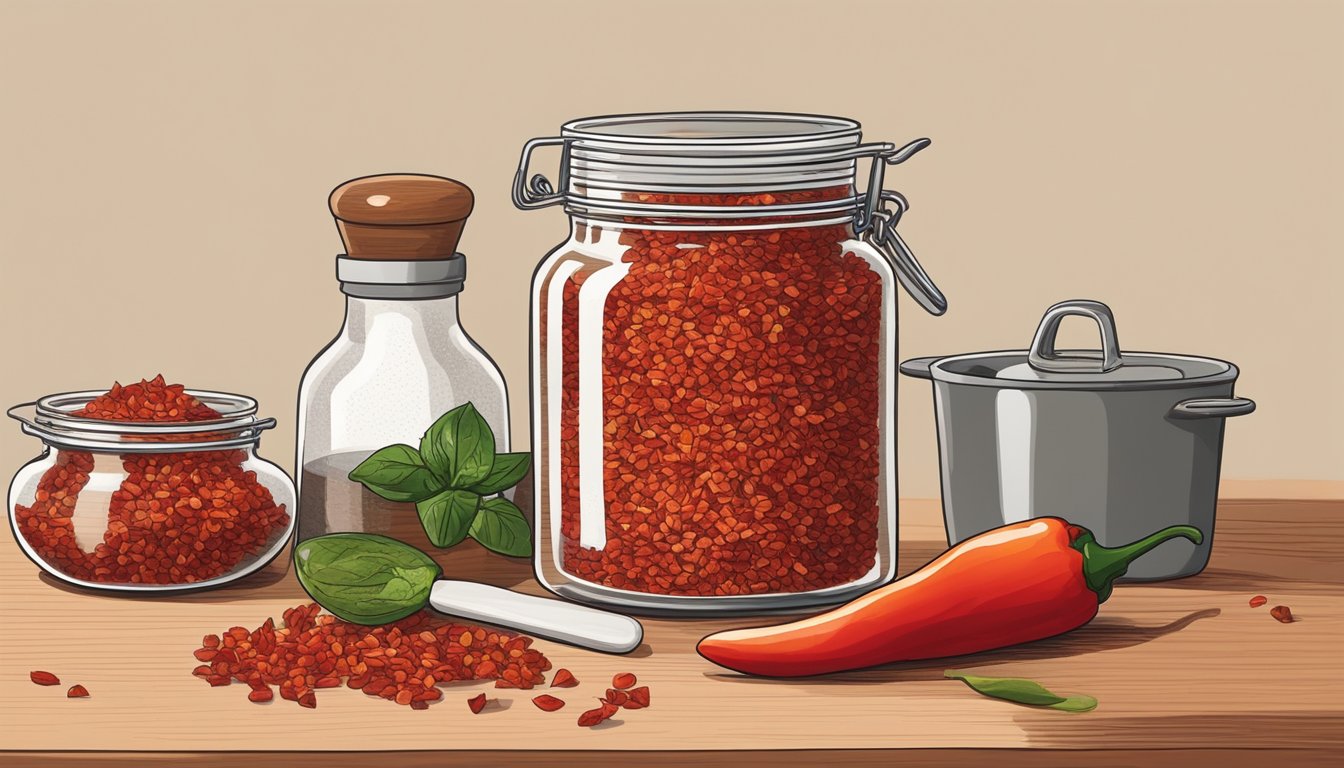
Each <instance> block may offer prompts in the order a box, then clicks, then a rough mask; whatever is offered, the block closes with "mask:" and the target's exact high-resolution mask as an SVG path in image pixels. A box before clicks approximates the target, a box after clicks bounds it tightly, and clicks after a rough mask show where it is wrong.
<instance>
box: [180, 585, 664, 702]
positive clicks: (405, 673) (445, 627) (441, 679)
mask: <svg viewBox="0 0 1344 768" xmlns="http://www.w3.org/2000/svg"><path fill="white" fill-rule="evenodd" d="M321 611H322V608H321V606H319V605H317V604H316V603H309V604H307V605H300V606H297V607H295V608H290V609H289V610H287V611H285V612H284V614H283V616H282V619H283V624H282V625H280V626H278V627H277V626H276V625H275V622H274V621H273V620H271V619H267V620H266V621H265V623H263V624H262V625H261V626H260V627H257V628H256V629H254V630H250V631H249V630H247V629H245V628H243V627H233V628H232V629H230V630H228V631H227V632H224V633H222V634H219V635H206V636H205V638H204V639H203V640H202V641H201V647H200V648H198V649H196V651H195V656H196V659H197V660H198V661H202V662H205V663H204V664H201V665H200V666H198V667H196V669H195V671H194V672H193V674H195V675H196V676H197V677H200V678H203V679H204V680H205V681H206V682H208V683H210V685H212V686H221V685H229V684H231V683H232V682H233V681H234V680H237V681H238V682H241V683H245V684H246V685H247V686H249V687H250V688H251V689H252V690H251V692H250V693H249V694H248V696H247V698H248V700H249V701H254V702H257V703H264V702H268V701H271V700H272V699H273V698H274V697H275V691H274V690H272V688H271V686H277V687H278V688H279V690H280V698H282V699H288V700H290V701H294V702H297V703H298V704H299V706H301V707H308V708H310V709H312V708H315V707H317V689H319V688H336V687H338V686H341V685H344V686H345V687H347V688H358V689H359V690H361V691H363V692H364V693H366V694H368V695H370V696H378V697H381V698H384V699H387V700H389V701H393V702H396V703H397V704H402V705H406V706H409V707H410V708H411V709H427V708H428V707H429V704H430V702H433V701H438V700H439V699H441V698H443V693H442V691H440V690H439V689H438V687H437V686H438V684H439V683H446V682H451V681H455V680H494V681H495V687H496V688H522V689H530V688H533V687H536V686H537V685H540V684H542V683H544V682H545V681H546V676H545V672H546V670H548V669H550V668H551V662H550V660H548V659H547V658H546V656H545V655H544V654H542V652H541V651H539V650H536V649H535V648H532V647H531V646H532V642H533V641H532V638H530V637H527V636H524V635H514V634H510V633H508V632H501V631H499V630H495V629H489V628H486V627H478V626H474V625H471V624H460V623H457V622H454V621H452V620H450V619H447V618H444V617H442V616H439V615H437V614H432V613H429V612H428V611H418V612H416V613H413V614H411V615H410V616H407V617H406V618H404V619H401V620H399V621H395V622H393V623H391V624H385V625H382V626H378V627H368V626H363V625H360V624H352V623H350V622H348V621H343V620H341V619H339V618H337V617H335V616H332V615H330V614H323V613H322V612H321ZM636 682H637V681H636V679H635V676H634V675H633V674H631V673H629V672H621V673H619V674H617V675H615V676H614V677H613V678H612V681H611V684H612V686H613V687H611V688H608V689H607V691H606V695H605V696H603V697H601V698H600V699H599V700H598V703H599V705H598V707H596V708H595V709H591V710H588V711H586V712H584V713H583V714H582V715H580V716H579V720H578V723H579V725H581V726H585V727H592V726H595V725H598V724H600V723H602V722H605V721H606V720H608V719H610V718H611V717H612V716H613V715H615V714H616V713H617V712H618V711H619V710H621V709H644V708H645V707H647V706H649V687H648V686H647V685H643V686H639V687H638V688H636V687H635V683H636ZM578 684H579V681H578V679H576V678H575V677H574V675H573V674H572V673H571V672H570V671H569V670H567V669H559V670H556V673H555V676H554V678H553V679H552V681H551V685H550V687H551V688H574V687H576V686H578ZM532 702H533V704H535V705H536V706H537V708H538V709H541V710H542V711H545V712H554V711H556V710H558V709H560V708H561V707H563V706H565V702H564V700H563V699H560V698H557V697H555V696H551V695H548V694H543V695H541V696H537V697H535V698H534V699H533V700H532ZM488 703H489V701H488V699H487V698H486V695H485V694H484V693H480V694H477V695H476V696H473V697H472V698H470V699H468V700H467V706H468V707H469V708H470V709H471V711H472V712H473V713H475V714H480V713H481V712H482V711H483V710H484V709H485V708H486V706H487V704H488Z"/></svg>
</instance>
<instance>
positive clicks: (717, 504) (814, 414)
mask: <svg viewBox="0 0 1344 768" xmlns="http://www.w3.org/2000/svg"><path fill="white" fill-rule="evenodd" d="M850 194H852V189H850V187H848V186H847V185H841V186H832V187H826V188H821V189H812V190H798V191H783V192H772V193H757V194H742V195H740V194H659V193H638V194H637V195H636V197H637V199H638V201H639V202H642V203H671V204H674V205H678V204H682V205H702V206H713V205H720V206H722V205H774V204H777V203H778V204H786V203H808V202H817V201H821V200H835V199H840V198H843V197H845V196H847V195H850ZM721 221H722V220H721ZM762 221H765V222H766V223H771V222H777V221H779V220H778V219H768V220H767V219H764V218H757V219H750V220H744V221H743V222H742V223H743V224H744V225H745V224H752V225H755V224H759V223H761V222H762ZM643 223H649V224H653V223H654V222H651V221H647V220H631V221H627V222H626V226H625V227H623V228H621V229H620V230H619V235H618V241H619V244H620V246H621V247H622V256H621V261H622V262H623V263H622V264H621V267H622V268H623V269H625V270H626V271H625V273H624V277H622V278H621V279H620V280H619V281H618V282H616V283H615V285H610V284H609V283H608V281H606V280H597V281H595V282H594V283H593V284H592V285H589V284H587V279H588V278H589V277H590V276H592V275H594V274H597V272H596V271H595V269H594V268H588V267H583V268H580V269H579V270H577V271H575V272H573V274H572V275H571V276H570V277H569V278H568V279H567V280H566V281H565V282H564V284H563V286H562V289H561V291H560V299H559V301H560V307H559V308H558V309H559V313H558V317H559V318H560V322H561V325H562V327H561V328H560V329H559V330H560V333H559V338H560V344H559V347H560V349H559V350H557V351H556V352H555V353H549V354H552V356H554V355H555V354H558V355H559V357H560V360H558V361H557V360H554V359H551V360H548V361H546V368H547V369H548V370H552V371H557V374H556V375H558V376H559V378H560V382H559V384H560V386H559V389H560V392H561V398H560V403H559V404H558V410H559V411H560V414H559V433H558V434H556V435H553V436H552V439H553V440H554V441H555V445H556V446H557V452H558V460H559V464H560V467H559V469H560V482H559V487H560V493H561V503H560V510H559V512H560V535H561V542H560V543H561V558H560V560H561V562H560V567H561V568H562V569H563V570H565V571H566V572H567V573H569V574H572V575H574V576H575V577H577V578H580V579H583V580H585V581H588V582H591V583H595V584H600V585H602V586H607V587H612V588H615V589H626V590H633V591H637V592H645V593H656V594H676V595H743V594H762V593H780V592H804V591H811V590H816V589H822V588H826V587H833V586H839V585H842V584H847V583H850V582H853V581H856V580H858V579H860V578H862V577H863V576H864V575H865V574H867V573H868V572H869V571H870V570H871V569H872V567H873V563H874V561H875V558H876V556H877V551H878V529H879V514H878V493H879V488H878V474H879V470H880V467H881V438H880V435H879V434H878V425H879V422H880V421H881V419H880V413H879V406H880V402H881V397H880V386H879V385H880V380H881V379H880V375H881V374H880V371H879V368H880V366H879V361H880V358H881V338H882V300H883V299H882V294H883V287H882V280H881V277H879V275H878V273H877V272H876V271H874V270H873V269H872V268H871V267H870V266H869V265H868V263H867V261H865V259H864V258H863V257H862V256H860V255H858V254H856V253H852V252H846V251H845V249H844V247H843V246H842V243H843V242H845V241H846V240H849V239H850V238H852V237H853V233H852V231H851V230H850V228H849V226H848V225H845V224H813V223H807V222H798V221H797V220H796V219H795V220H794V221H792V222H790V224H789V225H788V226H784V225H781V226H779V227H778V228H775V229H768V230H766V229H755V230H753V229H741V230H731V229H726V228H723V229H715V230H708V231H696V230H691V229H682V230H677V229H662V228H659V227H653V226H650V227H648V228H644V227H642V226H641V224H643ZM730 223H733V222H730ZM800 224H801V225H800ZM575 260H576V261H583V259H581V258H579V257H577V256H576V257H575ZM598 284H601V287H595V286H596V285H598ZM545 293H546V292H543V295H542V296H541V300H542V301H543V304H544V303H545V302H546V301H547V300H548V299H547V297H546V296H545ZM580 297H582V302H583V304H584V305H586V304H587V303H588V302H589V301H590V300H591V301H593V302H595V305H596V306H599V307H602V308H605V309H604V313H605V314H604V316H603V317H602V337H601V339H600V340H598V344H599V346H598V348H597V350H596V356H595V357H594V359H595V360H596V361H597V363H596V364H597V365H598V366H599V368H598V370H597V371H596V374H597V375H598V376H600V379H598V381H600V384H599V386H600V388H601V391H600V392H599V393H596V394H597V396H598V397H599V400H598V401H597V402H599V403H600V405H599V406H598V410H597V413H600V414H601V416H602V419H603V423H602V433H601V435H600V436H598V439H600V440H601V443H600V445H601V449H602V455H603V457H604V458H603V461H602V463H601V465H600V466H598V467H592V466H589V465H588V462H587V460H581V459H580V450H579V440H580V437H579V432H580V428H579V409H580V405H579V403H580V399H581V398H583V399H584V400H585V402H586V400H587V398H588V397H589V393H588V392H587V386H588V385H587V384H584V385H583V386H580V379H581V375H580V357H581V356H580V346H581V344H582V345H587V344H588V343H589V342H588V341H587V340H586V339H587V337H586V336H585V337H584V340H583V341H582V342H581V339H580V333H579V327H580V323H579V312H580V309H579V307H580V302H581V298H580ZM539 316H540V317H542V318H546V317H548V316H549V315H548V311H547V309H546V308H545V307H544V306H543V307H542V308H541V311H540V313H539ZM541 332H542V335H543V337H545V336H546V333H547V330H546V329H545V327H544V326H543V328H542V331H541ZM587 355H588V350H587V347H586V346H585V347H584V352H583V357H587ZM585 365H586V364H585ZM586 373H587V371H586V370H585V374H586ZM584 380H585V381H587V379H586V378H585V379H584ZM581 393H582V394H581ZM581 464H582V465H583V469H582V471H583V472H584V473H587V472H589V471H592V470H594V469H596V470H597V471H598V472H601V473H602V477H601V478H600V479H599V483H598V487H602V488H604V491H605V495H604V497H603V498H602V499H600V500H599V501H598V503H599V504H604V506H605V508H604V509H602V510H600V512H601V513H602V516H603V520H604V522H603V524H604V525H605V531H604V533H605V536H601V537H599V538H602V539H603V540H604V541H605V544H604V545H602V546H599V547H591V546H585V545H584V544H583V543H582V541H583V537H581V536H580V529H581V527H582V522H583V520H584V519H585V518H587V515H586V514H581V512H580V509H581V506H582V505H583V504H588V503H590V502H587V501H581V496H580V490H579V489H580V487H581V485H582V487H585V488H586V487H588V484H587V483H586V482H585V483H582V484H581V483H580V482H579V475H580V465H581Z"/></svg>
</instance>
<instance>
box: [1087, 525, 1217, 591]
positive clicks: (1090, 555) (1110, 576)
mask: <svg viewBox="0 0 1344 768" xmlns="http://www.w3.org/2000/svg"><path fill="white" fill-rule="evenodd" d="M1178 536H1181V537H1184V538H1187V539H1189V540H1191V541H1193V542H1194V543H1196V544H1198V543H1200V542H1201V541H1203V540H1204V534H1203V533H1201V532H1200V530H1199V529H1198V528H1194V527H1192V526H1189V525H1173V526H1171V527H1170V528H1163V529H1162V530H1160V531H1158V532H1157V533H1154V534H1153V535H1151V536H1147V537H1145V538H1142V539H1139V540H1138V541H1136V542H1134V543H1132V544H1126V545H1124V546H1123V547H1103V546H1101V545H1100V544H1098V543H1097V540H1096V537H1095V536H1093V535H1092V532H1091V531H1084V532H1083V533H1082V534H1081V535H1079V536H1078V538H1077V539H1075V540H1074V542H1073V546H1074V548H1075V549H1077V550H1078V551H1079V552H1082V553H1083V578H1084V580H1086V581H1087V586H1088V588H1089V589H1091V590H1092V591H1093V592H1096V593H1097V602H1098V603H1104V602H1106V598H1108V597H1110V596H1111V587H1112V586H1113V585H1114V583H1115V580H1116V579H1118V578H1120V577H1121V576H1124V575H1125V572H1126V571H1128V570H1129V565H1130V563H1132V562H1134V561H1135V560H1137V559H1139V558H1140V557H1142V556H1143V555H1145V554H1147V553H1148V552H1151V551H1152V550H1153V549H1155V548H1156V547H1157V546H1158V545H1160V544H1163V543H1164V542H1167V541H1169V540H1171V539H1174V538H1176V537H1178Z"/></svg>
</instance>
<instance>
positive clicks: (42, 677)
mask: <svg viewBox="0 0 1344 768" xmlns="http://www.w3.org/2000/svg"><path fill="white" fill-rule="evenodd" d="M28 679H29V680H32V681H33V682H34V683H37V684H38V685H60V684H61V679H60V678H59V677H57V676H55V675H53V674H51V673H50V672H43V671H41V670H33V671H32V672H29V673H28Z"/></svg>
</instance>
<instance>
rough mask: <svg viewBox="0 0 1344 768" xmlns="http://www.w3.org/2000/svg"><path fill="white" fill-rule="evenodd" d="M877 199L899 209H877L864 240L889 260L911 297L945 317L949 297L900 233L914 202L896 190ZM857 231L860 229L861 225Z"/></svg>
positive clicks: (883, 207) (930, 311) (884, 192)
mask: <svg viewBox="0 0 1344 768" xmlns="http://www.w3.org/2000/svg"><path fill="white" fill-rule="evenodd" d="M876 199H877V201H878V202H880V203H891V204H893V205H894V206H895V207H894V208H888V207H887V206H886V205H885V204H884V205H882V206H881V207H880V208H875V210H873V212H872V214H871V215H870V217H869V222H868V223H869V226H868V227H867V228H866V231H865V232H864V233H863V234H862V235H861V237H862V238H863V239H864V240H865V241H866V242H867V243H868V244H870V245H872V246H873V247H874V248H876V249H877V251H878V252H879V253H881V254H882V255H883V256H885V257H886V259H887V261H888V262H889V263H890V264H891V267H892V269H893V270H894V271H895V272H896V279H897V280H899V281H900V282H901V285H902V286H903V287H904V288H905V290H906V292H907V293H909V294H910V298H912V299H914V300H915V301H916V302H918V303H919V305H920V306H921V307H923V308H924V309H925V310H927V311H928V312H929V314H931V315H941V314H943V313H944V312H946V311H947V297H946V296H944V295H943V292H942V291H940V290H938V286H937V285H935V284H934V282H933V278H931V277H929V273H927V272H925V271H924V267H922V266H920V263H919V259H916V258H915V254H914V252H913V251H911V250H910V246H908V245H906V244H905V241H904V240H902V239H901V236H900V234H898V233H897V232H896V222H898V221H900V220H901V215H902V214H904V213H905V212H906V210H907V209H909V207H910V203H909V202H907V201H906V199H905V196H904V195H902V194H901V193H899V192H895V191H892V190H885V191H882V192H880V193H878V195H877V198H876ZM854 228H855V230H858V224H857V222H856V223H855V226H854Z"/></svg>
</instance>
